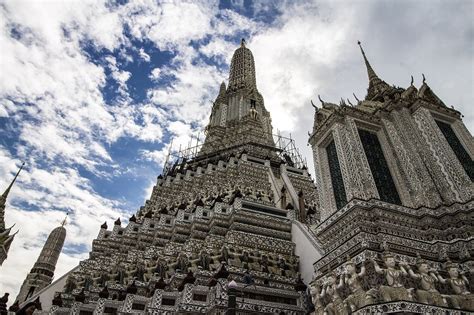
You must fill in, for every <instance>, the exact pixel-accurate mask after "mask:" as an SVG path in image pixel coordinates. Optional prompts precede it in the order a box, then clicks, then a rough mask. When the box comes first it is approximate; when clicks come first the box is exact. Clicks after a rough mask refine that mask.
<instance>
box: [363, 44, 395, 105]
mask: <svg viewBox="0 0 474 315" xmlns="http://www.w3.org/2000/svg"><path fill="white" fill-rule="evenodd" d="M357 45H359V48H360V52H361V53H362V57H363V58H364V62H365V66H366V67H367V76H368V77H369V87H368V89H367V96H366V97H365V99H366V100H382V99H383V93H384V92H385V91H387V90H389V89H390V86H389V85H388V84H387V83H386V82H385V81H383V80H382V79H380V78H379V77H378V76H377V74H376V73H375V71H374V69H373V68H372V66H371V65H370V63H369V60H368V59H367V56H366V55H365V51H364V49H363V48H362V44H361V42H360V41H357Z"/></svg>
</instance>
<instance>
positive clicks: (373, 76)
mask: <svg viewBox="0 0 474 315" xmlns="http://www.w3.org/2000/svg"><path fill="white" fill-rule="evenodd" d="M357 45H359V48H360V51H361V53H362V57H364V61H365V66H366V67H367V75H368V76H369V80H372V79H377V78H378V77H377V75H376V74H375V71H374V69H372V66H371V65H370V63H369V60H367V56H366V55H365V52H364V48H362V44H361V42H360V41H357Z"/></svg>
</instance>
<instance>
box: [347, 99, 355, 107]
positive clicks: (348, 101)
mask: <svg viewBox="0 0 474 315" xmlns="http://www.w3.org/2000/svg"><path fill="white" fill-rule="evenodd" d="M347 103H349V104H350V105H351V106H352V107H353V106H354V104H352V103H351V101H350V100H349V99H347Z"/></svg>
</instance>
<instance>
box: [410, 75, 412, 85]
mask: <svg viewBox="0 0 474 315" xmlns="http://www.w3.org/2000/svg"><path fill="white" fill-rule="evenodd" d="M410 85H413V76H411V82H410Z"/></svg>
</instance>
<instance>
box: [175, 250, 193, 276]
mask: <svg viewBox="0 0 474 315" xmlns="http://www.w3.org/2000/svg"><path fill="white" fill-rule="evenodd" d="M188 268H189V259H188V256H186V254H185V253H183V252H181V253H179V255H178V258H177V259H176V263H175V264H174V269H175V270H178V269H179V270H181V272H184V273H186V272H188Z"/></svg>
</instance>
